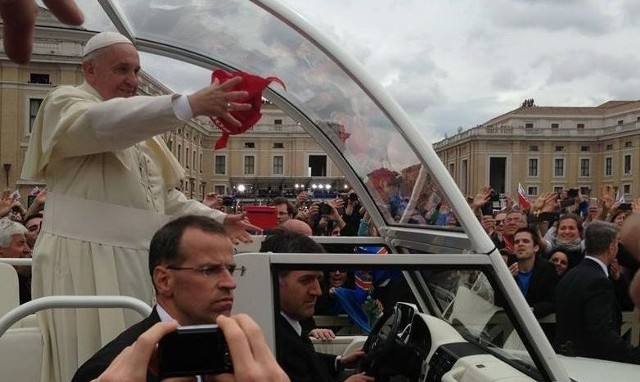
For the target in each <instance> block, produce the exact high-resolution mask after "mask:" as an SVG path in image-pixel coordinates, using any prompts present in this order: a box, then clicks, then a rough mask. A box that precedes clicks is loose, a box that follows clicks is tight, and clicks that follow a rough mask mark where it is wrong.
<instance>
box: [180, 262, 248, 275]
mask: <svg viewBox="0 0 640 382" xmlns="http://www.w3.org/2000/svg"><path fill="white" fill-rule="evenodd" d="M167 269H171V270H172V271H185V270H190V271H195V272H199V273H202V275H203V276H204V277H207V278H209V277H211V278H216V277H219V276H221V275H222V273H223V272H224V271H225V270H226V271H227V272H229V273H230V274H231V275H234V274H235V273H236V271H238V272H240V277H242V276H244V274H245V273H246V272H247V267H245V266H244V265H243V266H240V267H238V266H237V265H236V264H221V265H212V266H203V267H176V266H168V267H167Z"/></svg>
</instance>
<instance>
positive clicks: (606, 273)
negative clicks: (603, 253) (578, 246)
mask: <svg viewBox="0 0 640 382" xmlns="http://www.w3.org/2000/svg"><path fill="white" fill-rule="evenodd" d="M584 258H585V259H590V260H593V261H595V262H596V263H598V265H599V266H600V268H602V271H603V272H604V274H605V275H606V276H607V277H609V268H608V267H607V264H605V263H604V262H602V260H600V259H598V258H597V257H593V256H589V255H587V256H585V257H584Z"/></svg>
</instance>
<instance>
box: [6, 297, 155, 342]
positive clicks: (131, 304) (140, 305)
mask: <svg viewBox="0 0 640 382" xmlns="http://www.w3.org/2000/svg"><path fill="white" fill-rule="evenodd" d="M58 308H71V309H74V308H127V309H132V310H134V311H136V312H138V313H139V314H140V315H141V316H142V317H147V316H148V315H149V314H150V313H151V307H150V306H149V305H148V304H147V303H145V302H144V301H141V300H138V299H137V298H133V297H129V296H46V297H40V298H36V299H34V300H31V301H29V302H26V303H24V304H22V305H20V306H18V307H16V308H13V309H11V310H10V311H8V312H7V313H6V314H5V315H4V316H2V317H0V337H1V336H2V335H3V334H4V333H5V332H6V331H7V329H9V328H10V327H11V326H12V325H13V324H15V323H16V322H18V321H19V320H21V319H22V318H24V317H26V316H28V315H30V314H33V313H36V312H38V311H40V310H45V309H58Z"/></svg>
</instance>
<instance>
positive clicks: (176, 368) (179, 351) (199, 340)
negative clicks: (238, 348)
mask: <svg viewBox="0 0 640 382" xmlns="http://www.w3.org/2000/svg"><path fill="white" fill-rule="evenodd" d="M158 357H159V360H160V378H161V379H164V378H168V377H181V376H191V375H206V374H222V373H232V372H233V364H232V363H231V354H230V353H229V348H228V346H227V341H226V340H225V338H224V334H223V333H222V330H220V328H219V327H218V325H194V326H180V327H178V328H177V329H176V331H174V332H172V333H169V334H167V335H166V336H164V337H163V338H162V339H161V340H160V343H159V345H158Z"/></svg>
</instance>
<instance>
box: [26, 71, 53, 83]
mask: <svg viewBox="0 0 640 382" xmlns="http://www.w3.org/2000/svg"><path fill="white" fill-rule="evenodd" d="M29 83H32V84H45V85H48V84H50V83H51V82H50V81H49V75H48V74H42V73H30V74H29Z"/></svg>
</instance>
